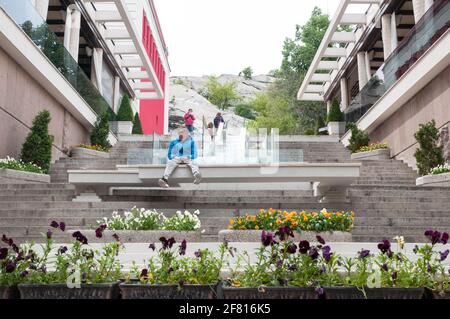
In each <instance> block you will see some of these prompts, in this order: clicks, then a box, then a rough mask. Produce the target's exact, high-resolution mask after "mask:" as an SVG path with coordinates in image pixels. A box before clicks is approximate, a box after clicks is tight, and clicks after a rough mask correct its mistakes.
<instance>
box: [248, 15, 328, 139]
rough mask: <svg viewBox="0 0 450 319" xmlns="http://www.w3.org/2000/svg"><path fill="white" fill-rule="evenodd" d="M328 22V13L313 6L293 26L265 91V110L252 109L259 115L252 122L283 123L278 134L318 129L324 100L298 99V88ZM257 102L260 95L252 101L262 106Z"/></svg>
mask: <svg viewBox="0 0 450 319" xmlns="http://www.w3.org/2000/svg"><path fill="white" fill-rule="evenodd" d="M328 25H329V18H328V16H327V15H325V14H323V13H322V11H321V10H320V9H319V8H315V9H314V10H313V12H312V15H311V18H310V19H309V21H308V22H307V23H306V24H305V25H303V26H299V25H297V26H296V32H295V37H294V38H293V39H290V38H287V39H286V40H285V42H284V45H283V50H282V54H283V60H282V63H281V67H280V68H279V69H278V70H276V71H275V72H273V75H274V76H275V77H276V80H275V82H274V83H273V84H272V85H271V86H270V87H269V89H268V92H267V93H265V94H266V95H267V97H266V104H265V105H264V107H262V108H263V109H264V110H263V111H261V112H259V111H258V110H255V111H257V112H258V116H257V117H256V119H255V123H253V124H252V125H253V126H256V127H264V125H267V123H271V124H272V125H281V126H282V127H283V130H281V129H280V133H281V134H305V133H309V134H311V132H313V131H314V132H315V131H316V130H317V123H319V122H324V120H325V118H326V106H325V104H324V103H320V102H305V101H298V100H297V92H298V89H299V87H300V85H301V83H302V81H303V79H304V77H305V74H306V72H307V71H308V68H309V66H310V65H311V62H312V60H313V58H314V56H315V54H316V51H317V49H318V47H319V45H320V43H321V41H322V38H323V36H324V34H325V32H326V30H327V28H328ZM260 102H261V98H259V101H257V102H255V103H256V104H259V105H260V107H261V106H262V105H261V103H260ZM284 121H286V123H284ZM277 122H278V123H279V124H278V123H277ZM281 122H283V123H281Z"/></svg>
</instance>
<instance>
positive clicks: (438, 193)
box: [349, 188, 450, 198]
mask: <svg viewBox="0 0 450 319" xmlns="http://www.w3.org/2000/svg"><path fill="white" fill-rule="evenodd" d="M349 194H350V196H364V197H372V196H375V197H377V196H382V197H384V196H401V197H404V196H408V197H410V196H416V197H425V198H434V197H448V196H450V188H449V189H448V190H435V191H428V190H425V189H424V188H422V189H414V190H405V189H401V188H399V189H389V190H383V189H373V190H368V189H357V188H350V190H349Z"/></svg>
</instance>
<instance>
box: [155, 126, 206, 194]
mask: <svg viewBox="0 0 450 319" xmlns="http://www.w3.org/2000/svg"><path fill="white" fill-rule="evenodd" d="M167 157H168V159H169V161H168V162H167V165H166V170H165V171H164V176H163V178H161V179H160V180H158V184H159V186H161V187H163V188H169V187H170V186H169V183H168V180H169V177H170V175H172V173H173V171H174V170H175V169H176V168H177V167H178V165H180V164H186V165H187V166H189V167H190V169H191V171H192V174H193V175H194V178H195V179H194V184H200V181H201V179H202V176H201V175H200V170H199V168H198V165H197V164H196V163H195V159H196V158H197V147H196V145H195V141H194V139H193V138H192V137H191V135H190V134H189V131H188V130H187V129H186V128H182V129H180V130H179V137H178V139H176V140H173V141H172V142H170V145H169V151H168V154H167Z"/></svg>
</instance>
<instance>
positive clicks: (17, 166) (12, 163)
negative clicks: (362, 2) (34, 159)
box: [0, 156, 44, 174]
mask: <svg viewBox="0 0 450 319" xmlns="http://www.w3.org/2000/svg"><path fill="white" fill-rule="evenodd" d="M0 169H10V170H15V171H22V172H29V173H37V174H43V173H44V170H43V169H42V168H40V167H39V166H37V165H35V164H33V163H24V162H23V161H22V160H16V159H14V158H12V157H9V156H7V157H6V158H3V159H0Z"/></svg>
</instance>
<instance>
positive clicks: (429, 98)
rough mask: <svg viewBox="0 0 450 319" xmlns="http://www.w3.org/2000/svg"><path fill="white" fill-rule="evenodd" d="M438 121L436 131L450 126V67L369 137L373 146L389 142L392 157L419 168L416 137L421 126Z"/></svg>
mask: <svg viewBox="0 0 450 319" xmlns="http://www.w3.org/2000/svg"><path fill="white" fill-rule="evenodd" d="M432 119H434V120H435V121H436V126H437V127H443V126H445V125H447V124H448V123H449V122H450V67H448V68H447V69H445V70H444V71H443V72H441V73H440V74H439V75H438V76H437V77H436V78H434V79H433V80H432V81H431V82H430V83H429V84H428V85H427V86H426V87H425V88H423V89H422V90H421V91H420V92H419V93H418V94H416V95H415V96H414V97H413V98H412V99H411V100H409V101H408V102H407V103H406V104H405V105H403V106H402V107H401V108H400V109H399V110H398V111H397V112H395V113H394V114H393V115H392V116H391V117H390V118H389V119H387V120H386V121H384V122H383V124H381V125H380V126H378V127H377V128H376V129H375V130H374V131H372V133H371V134H370V138H371V141H372V142H387V143H389V146H390V148H391V156H393V157H395V158H396V159H400V160H403V161H405V162H407V163H408V164H409V165H410V166H412V167H414V168H415V167H416V161H415V158H414V152H415V150H416V148H417V143H416V139H415V138H414V133H415V132H417V130H418V129H419V124H422V123H425V122H428V121H431V120H432Z"/></svg>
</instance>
